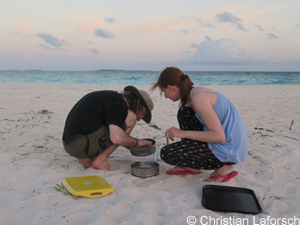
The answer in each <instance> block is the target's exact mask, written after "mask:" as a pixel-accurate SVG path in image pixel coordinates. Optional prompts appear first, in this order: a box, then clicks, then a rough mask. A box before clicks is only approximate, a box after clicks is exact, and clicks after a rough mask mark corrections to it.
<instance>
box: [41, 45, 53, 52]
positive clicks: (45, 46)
mask: <svg viewBox="0 0 300 225" xmlns="http://www.w3.org/2000/svg"><path fill="white" fill-rule="evenodd" d="M38 46H40V47H42V48H43V49H45V50H47V51H55V50H56V49H54V48H51V47H49V46H48V45H43V44H38Z"/></svg>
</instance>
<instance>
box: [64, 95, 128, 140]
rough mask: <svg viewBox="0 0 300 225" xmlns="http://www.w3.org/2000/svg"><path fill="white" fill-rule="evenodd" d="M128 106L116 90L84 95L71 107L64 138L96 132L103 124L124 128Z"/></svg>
mask: <svg viewBox="0 0 300 225" xmlns="http://www.w3.org/2000/svg"><path fill="white" fill-rule="evenodd" d="M127 114H128V106H127V104H126V102H125V100H124V98H123V96H122V95H121V94H120V93H118V92H116V91H95V92H91V93H89V94H87V95H85V96H83V97H82V98H81V99H80V100H79V101H78V102H77V103H76V104H75V105H74V107H73V108H72V109H71V111H70V113H69V115H68V117H67V119H66V123H65V129H64V133H63V139H64V140H66V139H68V138H70V137H72V136H74V135H76V134H81V135H86V134H90V133H93V132H95V131H96V130H98V129H100V128H101V127H102V126H103V125H108V124H114V125H117V126H119V127H120V128H122V129H123V128H124V123H125V120H126V117H127Z"/></svg>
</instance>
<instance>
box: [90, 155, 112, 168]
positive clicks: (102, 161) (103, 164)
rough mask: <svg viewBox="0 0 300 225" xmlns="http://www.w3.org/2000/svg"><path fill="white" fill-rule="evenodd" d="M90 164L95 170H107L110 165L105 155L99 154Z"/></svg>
mask: <svg viewBox="0 0 300 225" xmlns="http://www.w3.org/2000/svg"><path fill="white" fill-rule="evenodd" d="M92 166H93V167H94V168H95V169H97V170H109V169H110V165H109V163H108V162H107V159H106V157H102V156H101V155H99V156H98V157H97V158H96V159H95V160H94V161H93V163H92Z"/></svg>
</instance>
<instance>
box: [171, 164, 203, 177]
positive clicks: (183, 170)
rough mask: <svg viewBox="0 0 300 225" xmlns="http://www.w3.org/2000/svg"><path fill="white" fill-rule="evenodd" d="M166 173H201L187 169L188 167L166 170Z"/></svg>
mask: <svg viewBox="0 0 300 225" xmlns="http://www.w3.org/2000/svg"><path fill="white" fill-rule="evenodd" d="M167 173H168V174H174V175H184V174H200V173H202V171H201V170H198V169H192V168H188V167H180V166H175V167H174V168H172V169H170V170H168V171H167Z"/></svg>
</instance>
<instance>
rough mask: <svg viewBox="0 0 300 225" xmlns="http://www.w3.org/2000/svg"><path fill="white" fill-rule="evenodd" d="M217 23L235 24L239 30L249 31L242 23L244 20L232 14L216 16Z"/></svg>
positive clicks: (226, 13)
mask: <svg viewBox="0 0 300 225" xmlns="http://www.w3.org/2000/svg"><path fill="white" fill-rule="evenodd" d="M216 18H217V20H218V21H217V22H218V23H231V24H235V25H236V26H237V28H238V29H239V30H242V31H247V30H246V29H245V28H244V26H243V25H242V24H241V23H240V22H242V20H241V19H240V18H238V17H236V16H234V15H233V14H232V13H229V12H224V13H219V14H217V15H216Z"/></svg>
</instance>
